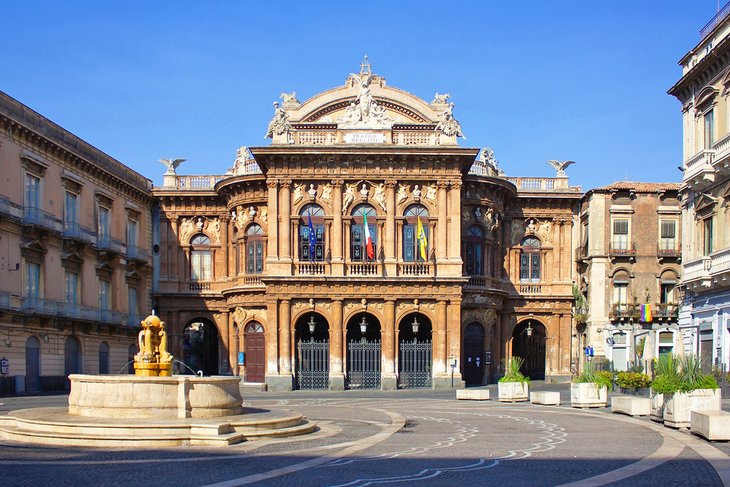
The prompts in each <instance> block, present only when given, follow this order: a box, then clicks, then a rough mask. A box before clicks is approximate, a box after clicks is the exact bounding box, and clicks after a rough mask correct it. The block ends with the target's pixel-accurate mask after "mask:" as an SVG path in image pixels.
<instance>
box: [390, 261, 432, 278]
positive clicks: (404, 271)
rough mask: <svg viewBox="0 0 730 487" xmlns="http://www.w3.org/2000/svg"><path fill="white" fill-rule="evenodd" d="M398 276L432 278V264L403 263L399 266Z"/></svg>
mask: <svg viewBox="0 0 730 487" xmlns="http://www.w3.org/2000/svg"><path fill="white" fill-rule="evenodd" d="M398 275H399V276H405V277H418V276H430V275H431V264H429V263H428V262H402V263H400V264H398Z"/></svg>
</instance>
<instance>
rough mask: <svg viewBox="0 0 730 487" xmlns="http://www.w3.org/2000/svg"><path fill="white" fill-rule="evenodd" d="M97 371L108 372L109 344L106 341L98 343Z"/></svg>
mask: <svg viewBox="0 0 730 487" xmlns="http://www.w3.org/2000/svg"><path fill="white" fill-rule="evenodd" d="M99 373H100V374H108V373H109V344H107V343H106V342H101V343H100V344H99Z"/></svg>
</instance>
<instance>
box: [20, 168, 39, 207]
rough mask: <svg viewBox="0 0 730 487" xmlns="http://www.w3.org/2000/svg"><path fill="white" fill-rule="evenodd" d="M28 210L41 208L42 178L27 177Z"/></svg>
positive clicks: (28, 175) (26, 199)
mask: <svg viewBox="0 0 730 487" xmlns="http://www.w3.org/2000/svg"><path fill="white" fill-rule="evenodd" d="M24 204H25V207H26V208H36V209H40V207H41V178H39V177H38V176H34V175H32V174H26V175H25V201H24Z"/></svg>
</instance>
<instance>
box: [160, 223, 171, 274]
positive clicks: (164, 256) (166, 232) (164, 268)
mask: <svg viewBox="0 0 730 487" xmlns="http://www.w3.org/2000/svg"><path fill="white" fill-rule="evenodd" d="M171 226H172V222H171V221H170V220H168V219H167V217H166V216H165V215H164V214H163V213H162V212H160V268H161V269H160V280H161V281H166V280H168V279H169V276H170V249H171V248H172V242H173V239H174V236H173V235H172V232H171V231H170V227H171Z"/></svg>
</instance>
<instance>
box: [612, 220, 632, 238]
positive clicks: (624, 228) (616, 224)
mask: <svg viewBox="0 0 730 487" xmlns="http://www.w3.org/2000/svg"><path fill="white" fill-rule="evenodd" d="M613 234H614V235H628V234H629V221H628V220H614V221H613Z"/></svg>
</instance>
